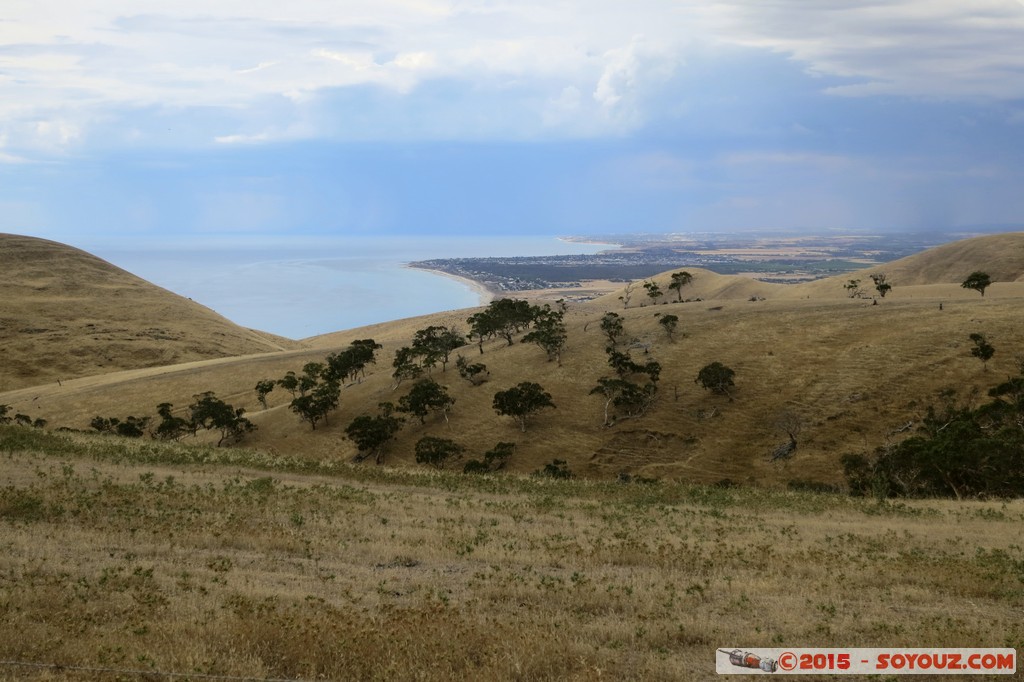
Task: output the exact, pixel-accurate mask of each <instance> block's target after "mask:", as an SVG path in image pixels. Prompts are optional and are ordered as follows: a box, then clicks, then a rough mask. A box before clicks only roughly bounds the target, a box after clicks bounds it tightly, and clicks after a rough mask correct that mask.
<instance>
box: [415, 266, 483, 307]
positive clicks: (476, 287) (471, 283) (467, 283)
mask: <svg viewBox="0 0 1024 682" xmlns="http://www.w3.org/2000/svg"><path fill="white" fill-rule="evenodd" d="M402 267H403V268H409V269H410V270H419V271H421V272H429V273H431V274H434V275H440V276H441V277H447V278H448V279H451V280H455V281H456V282H458V283H459V284H461V285H463V286H464V287H466V288H467V289H470V290H471V291H472V292H473V293H475V294H476V296H477V298H478V299H480V305H487V304H488V303H490V302H491V301H493V300H494V297H495V296H496V295H497V294H496V293H495V292H493V291H491V290H490V289H488V288H487V287H486V286H484V285H483V284H481V283H480V282H477V281H476V280H473V279H469V278H468V277H461V276H459V275H453V274H452V273H450V272H445V271H444V270H434V269H432V268H421V267H417V266H415V265H412V264H410V263H402Z"/></svg>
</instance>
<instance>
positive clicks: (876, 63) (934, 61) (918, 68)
mask: <svg viewBox="0 0 1024 682" xmlns="http://www.w3.org/2000/svg"><path fill="white" fill-rule="evenodd" d="M722 5H723V9H724V11H723V14H722V15H721V17H720V20H721V21H722V23H721V25H720V30H721V35H723V36H724V37H725V39H726V40H728V41H731V42H735V43H738V44H742V45H748V46H753V47H759V48H768V49H771V50H774V51H777V52H780V53H783V54H786V55H789V56H791V57H792V58H793V59H794V60H797V61H799V62H801V63H803V64H804V65H805V66H806V68H807V70H808V71H809V72H810V73H815V74H821V75H830V76H840V77H846V78H850V79H852V80H853V81H855V82H851V83H850V84H847V85H840V86H835V87H832V88H829V89H828V90H827V92H829V93H832V94H836V95H847V96H871V95H900V96H908V95H909V96H920V97H935V98H943V99H959V98H978V97H983V98H995V99H1019V98H1021V97H1024V7H1022V6H1021V3H1019V2H1008V1H1007V0H971V1H970V2H963V1H962V0H888V1H881V0H880V1H873V2H854V3H841V2H833V1H831V0H776V1H774V2H763V1H761V0H733V1H732V2H728V3H723V4H722Z"/></svg>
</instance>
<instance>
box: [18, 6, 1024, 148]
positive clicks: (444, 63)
mask: <svg viewBox="0 0 1024 682" xmlns="http://www.w3.org/2000/svg"><path fill="white" fill-rule="evenodd" d="M44 5H45V6H44ZM144 11H145V14H140V5H139V3H138V2H136V1H135V0H99V1H98V2H89V3H82V2H78V1H77V0H54V1H53V2H48V3H27V2H26V3H16V4H14V5H13V6H12V7H9V8H5V20H4V21H3V22H0V120H3V121H4V123H0V132H4V131H6V132H8V133H12V134H13V132H14V131H15V129H18V131H19V135H18V139H23V138H22V133H24V132H25V130H27V129H30V128H32V126H33V125H34V123H33V122H38V121H56V120H60V121H63V122H64V124H66V125H65V127H64V128H61V127H60V126H57V127H52V126H51V127H49V128H46V129H45V130H35V131H32V130H29V133H30V134H29V136H28V138H25V139H31V138H38V139H39V140H43V139H44V138H45V139H46V140H48V142H46V144H51V145H58V146H59V145H65V146H68V145H71V146H73V145H75V144H77V143H80V142H81V141H82V140H85V139H87V138H88V136H89V133H90V131H91V129H92V128H93V127H94V126H96V125H99V124H101V123H102V122H104V121H105V122H108V123H110V125H112V126H115V125H117V126H120V127H122V128H138V129H140V130H142V129H144V128H145V126H137V125H135V124H134V123H129V124H124V119H125V118H130V117H131V116H133V115H135V112H139V111H141V110H146V111H150V112H152V111H162V112H183V111H192V110H196V111H200V110H202V111H210V110H216V111H221V112H226V113H225V114H224V115H225V116H226V117H227V118H230V119H232V120H235V121H236V122H237V125H238V129H237V130H224V129H216V130H214V129H211V130H210V132H209V134H208V137H207V139H208V141H214V140H216V141H217V142H221V143H224V142H225V141H227V142H236V141H249V142H257V141H259V140H258V139H256V138H257V137H258V136H257V135H254V134H253V133H252V132H251V131H252V130H254V129H255V130H260V129H271V128H276V129H282V130H283V129H288V128H289V127H291V126H292V125H293V124H294V120H287V119H288V117H291V118H292V119H296V118H300V119H301V118H302V117H303V116H305V115H306V112H305V111H304V109H305V108H310V107H315V106H316V104H317V102H318V101H319V99H320V98H321V96H322V95H323V94H325V93H329V92H331V91H335V90H339V89H346V88H373V89H376V90H378V91H380V92H383V93H387V94H389V95H394V96H397V97H400V98H401V97H407V96H410V95H411V94H413V93H415V92H417V91H418V89H420V88H421V87H423V86H424V85H425V84H431V83H443V84H445V87H447V88H449V90H458V91H459V93H461V96H463V97H464V101H466V102H468V103H470V106H472V102H473V101H474V98H475V101H476V102H479V103H481V104H484V105H486V106H485V108H486V107H490V106H493V101H494V99H495V98H505V99H504V100H502V103H501V104H500V105H499V106H501V107H502V108H505V109H507V110H510V111H515V112H516V115H515V116H516V120H517V125H518V130H517V131H516V135H517V136H518V137H529V136H531V135H544V134H549V133H550V132H551V131H558V132H559V134H562V135H603V134H616V133H623V132H629V131H631V130H634V129H636V128H637V127H638V126H641V125H643V124H644V123H645V121H648V120H650V119H651V118H652V117H653V116H655V115H657V114H658V113H659V112H658V111H655V110H654V108H655V107H658V106H669V105H672V104H673V103H666V102H665V101H663V100H660V99H658V97H657V96H656V95H657V94H658V92H659V90H660V89H661V88H662V87H663V86H664V85H665V84H666V83H667V82H668V81H669V80H670V79H671V78H673V75H674V74H676V73H677V72H679V71H681V70H684V69H685V68H686V66H685V59H684V55H685V54H686V53H687V50H688V49H690V48H691V47H692V46H693V45H698V44H699V45H702V46H705V47H706V48H707V49H709V50H712V51H713V50H714V49H715V46H736V45H739V46H746V47H750V48H754V49H755V50H765V51H771V52H775V53H779V54H783V55H785V56H787V57H789V58H791V59H792V60H793V61H794V63H795V64H797V65H798V66H799V67H800V68H803V69H804V70H805V71H807V72H808V73H810V74H812V75H828V76H830V77H840V78H843V79H846V82H844V83H841V84H838V85H837V84H835V82H830V83H829V84H828V85H827V86H826V85H823V86H822V87H823V89H825V92H827V93H829V94H833V95H837V96H859V97H864V96H872V95H879V94H884V95H912V96H921V97H941V98H953V99H956V98H996V99H1004V100H1011V99H1020V98H1022V97H1024V7H1022V5H1021V3H1020V2H1010V1H1009V0H972V1H971V2H963V1H962V0H885V1H883V0H877V1H873V2H859V3H836V2H834V1H832V0H773V1H771V2H765V1H763V0H730V1H725V2H722V1H715V2H712V1H711V0H678V1H677V2H672V3H666V2H664V1H663V0H636V1H635V2H630V3H622V2H620V1H617V0H588V1H587V2H584V1H583V0H544V1H541V0H519V1H515V2H514V1H512V0H490V1H487V2H483V1H469V2H465V1H461V0H347V1H346V2H344V3H327V2H323V1H322V0H294V1H293V2H290V3H288V5H287V10H282V5H281V4H280V3H279V2H276V1H271V0H244V1H243V0H223V1H220V2H217V3H210V2H208V1H206V0H202V1H200V0H173V1H172V0H150V1H149V2H147V3H145V6H144ZM690 96H693V97H700V96H701V93H700V92H695V93H692V94H691V95H690ZM275 98H276V99H279V100H281V101H286V102H288V103H290V105H291V107H293V110H291V111H289V110H286V109H280V110H275V111H274V112H273V114H267V113H266V111H265V110H264V109H263V107H264V105H265V103H266V102H268V101H275ZM485 100H486V101H485ZM675 104H678V102H677V103H675ZM295 109H298V110H295ZM437 111H438V112H440V113H437V114H436V115H437V116H442V115H448V110H446V108H445V107H439V108H438V110H437ZM415 115H416V116H417V117H418V118H419V119H420V120H419V121H418V122H417V125H416V126H415V128H416V130H418V131H419V133H420V134H421V135H424V136H427V137H429V136H430V135H431V131H432V130H433V131H435V133H438V134H445V135H446V134H448V131H450V129H451V124H450V122H448V121H442V120H440V118H438V120H436V121H431V117H432V116H434V115H435V112H434V111H432V110H429V109H424V110H419V111H417V112H415ZM261 117H264V118H266V117H273V118H274V119H275V120H271V121H265V120H261ZM322 118H323V119H324V120H327V119H329V118H330V117H326V116H325V117H322ZM371 118H372V117H371ZM506 123H507V121H504V120H502V121H500V122H499V123H498V124H496V125H495V126H494V127H493V129H492V130H490V133H491V134H495V135H505V134H507V133H508V132H509V130H508V127H507V125H506ZM218 125H222V124H221V123H218ZM367 125H368V124H367ZM407 127H408V126H407ZM304 130H306V132H307V133H308V134H310V135H314V136H315V135H320V134H326V133H327V132H329V131H333V133H334V134H337V131H338V130H339V128H338V127H337V126H335V127H333V128H332V127H331V126H327V127H326V128H323V127H322V128H320V129H316V128H315V127H313V126H307V127H306V128H304ZM346 130H351V128H348V129H346ZM474 130H476V131H477V132H478V133H480V134H485V135H486V134H487V133H488V130H487V122H486V121H480V122H478V123H477V125H475V126H474ZM442 131H443V132H442ZM392 132H393V131H388V130H380V131H378V133H377V134H379V135H380V136H382V137H387V136H388V135H389V134H391V133H392ZM361 134H363V135H366V134H368V133H367V132H366V131H365V130H363V131H361ZM143 137H144V136H143ZM272 137H273V136H272V135H268V136H267V138H266V139H270V138H272ZM12 139H13V137H12ZM142 141H144V140H142ZM40 144H43V142H42V141H40Z"/></svg>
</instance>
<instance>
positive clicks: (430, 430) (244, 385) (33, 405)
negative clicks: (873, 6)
mask: <svg viewBox="0 0 1024 682" xmlns="http://www.w3.org/2000/svg"><path fill="white" fill-rule="evenodd" d="M886 268H887V266H886ZM691 272H692V274H694V280H693V283H692V284H691V285H688V286H687V287H686V288H685V289H684V291H683V298H684V299H691V300H690V302H676V301H675V298H676V297H675V293H674V292H667V294H666V296H664V297H663V299H668V301H666V302H664V303H663V304H660V305H656V306H652V305H645V306H643V307H641V306H640V305H639V303H638V301H639V300H640V299H639V297H640V296H643V295H644V294H645V292H644V291H643V289H639V291H638V292H637V294H635V295H636V296H637V298H635V299H634V301H633V303H632V304H631V306H630V307H629V308H628V309H626V308H624V307H623V302H622V301H620V300H618V298H617V297H616V296H609V297H606V298H603V299H597V300H595V301H591V302H588V303H585V304H578V305H573V306H571V307H570V308H569V311H568V313H567V314H566V319H565V321H566V326H567V329H568V344H567V348H566V351H565V352H564V354H563V357H562V364H561V365H558V364H557V363H555V362H548V361H547V360H546V359H545V355H544V353H543V351H541V349H539V348H538V347H536V346H534V345H530V344H523V343H519V342H517V343H515V344H514V345H512V346H507V345H506V344H505V342H504V341H503V340H495V341H489V342H487V343H486V344H485V346H484V350H485V352H484V353H483V354H480V353H479V351H478V349H477V348H476V346H475V345H473V346H467V347H465V348H464V349H462V351H461V352H462V353H464V354H465V355H466V357H467V358H468V359H469V360H470V361H471V362H482V363H485V364H486V365H487V368H488V370H489V372H490V380H489V381H488V382H487V383H484V384H483V385H482V386H472V385H470V384H469V383H468V382H467V381H465V380H463V379H461V378H460V377H459V376H458V373H457V372H456V371H455V369H454V367H452V366H451V365H449V367H448V369H447V371H444V372H442V371H440V370H439V369H435V370H434V371H433V378H434V379H436V380H437V381H438V382H440V383H441V384H443V385H446V386H447V387H448V388H449V391H450V393H451V395H452V396H454V397H455V399H456V403H455V408H454V411H453V413H452V415H451V420H450V423H447V422H446V421H445V420H444V419H442V418H440V417H437V416H433V417H431V418H429V419H428V420H427V423H426V424H420V423H419V421H418V420H416V419H411V420H409V421H408V422H407V423H406V425H405V427H404V429H403V430H402V431H401V432H400V433H399V435H398V436H397V438H396V439H395V441H394V442H393V444H392V445H391V447H390V451H389V454H388V462H391V463H396V464H414V462H415V450H414V447H415V444H416V442H417V441H418V440H419V439H420V438H422V437H423V436H428V435H429V436H436V437H442V438H450V439H453V440H455V441H457V442H458V443H459V444H461V445H463V446H465V448H466V454H465V456H464V458H463V462H464V461H465V460H467V459H469V458H476V457H479V456H480V455H481V454H482V453H483V452H485V451H487V450H489V449H491V448H493V447H494V446H495V444H496V443H498V442H501V441H504V442H514V443H516V452H515V455H514V456H513V458H512V460H511V462H510V464H509V466H510V468H511V469H512V470H514V471H520V472H529V471H534V470H536V469H538V468H540V467H542V466H543V465H544V464H546V463H548V462H550V461H551V460H552V459H556V458H557V459H564V460H566V461H567V462H568V464H569V468H570V469H572V470H573V471H574V472H576V473H578V474H582V475H587V476H593V477H598V478H612V477H615V476H617V475H619V474H622V473H631V474H638V475H642V476H656V477H662V478H668V479H676V480H686V481H694V482H715V481H719V480H722V479H730V480H732V481H736V482H742V483H756V484H758V485H785V484H786V483H787V482H788V481H790V480H793V479H807V480H814V481H819V482H827V483H839V482H841V480H842V475H841V467H840V461H839V460H840V457H841V456H842V455H844V454H847V453H852V452H870V451H872V450H873V449H874V448H876V447H878V446H881V445H883V444H885V443H886V442H889V441H891V440H893V439H896V438H901V437H905V435H909V434H911V433H913V430H912V429H911V428H908V427H907V426H906V425H907V424H908V422H909V423H916V422H918V421H919V420H920V418H921V415H922V413H923V411H924V410H925V409H926V407H927V406H928V405H929V404H931V403H935V402H936V401H937V400H939V398H938V395H939V393H940V392H941V391H946V390H947V389H951V388H952V389H955V390H956V391H957V393H958V396H959V399H960V400H963V401H972V400H973V401H977V400H978V399H979V398H978V397H977V396H979V395H980V396H984V395H985V391H986V390H987V389H988V388H990V387H991V386H993V385H994V384H995V383H998V382H999V381H1002V380H1005V377H1006V376H1007V375H1009V374H1013V373H1016V361H1015V356H1018V355H1021V354H1022V353H1024V328H1022V327H1021V325H1020V324H1019V318H1020V314H1019V311H1020V307H1021V303H1022V302H1024V282H1011V283H1004V284H1000V285H996V286H994V287H993V288H992V293H991V294H990V295H988V296H986V297H985V298H981V297H980V296H978V294H977V293H976V292H971V291H966V290H963V289H961V288H960V287H959V285H958V284H955V283H948V284H926V285H907V286H897V287H896V289H894V291H893V293H891V294H890V295H889V296H888V297H887V298H885V299H882V300H881V301H879V302H878V304H877V305H875V304H874V302H873V301H871V300H864V299H851V298H848V297H847V296H846V294H845V292H844V291H843V290H842V287H841V286H840V285H839V281H838V280H836V281H833V282H825V284H820V283H810V284H808V285H771V284H763V283H760V282H755V281H752V280H749V279H747V280H745V279H744V278H742V277H735V276H722V275H715V274H714V273H709V272H707V271H703V270H697V269H693V270H692V271H691ZM668 277H669V273H665V274H663V275H661V276H659V277H657V278H655V279H657V281H659V282H660V283H662V285H663V286H662V288H663V289H665V286H666V285H667V281H668ZM815 286H818V287H822V291H821V292H817V291H815ZM953 294H955V295H953ZM696 298H700V299H701V300H699V301H698V300H693V299H696ZM940 303H943V304H944V305H943V307H942V308H941V309H940V307H939V304H940ZM474 310H475V309H467V310H461V311H451V312H446V313H439V314H436V315H428V316H423V317H419V318H411V319H407V320H399V321H396V322H393V323H387V324H380V325H374V326H372V327H366V328H362V329H354V330H349V331H345V332H338V333H335V334H330V335H325V336H322V337H316V338H312V339H307V340H305V342H304V343H305V344H306V348H304V349H301V350H293V351H289V352H279V353H272V354H265V355H261V356H259V357H254V358H231V359H225V360H217V361H207V362H203V363H192V364H189V365H182V366H175V367H164V368H159V369H153V370H146V371H140V370H136V371H134V372H125V373H115V374H110V375H106V376H103V377H90V378H86V379H79V380H76V381H73V382H65V383H64V385H63V386H58V385H57V384H56V383H52V384H48V385H46V386H33V387H31V388H28V389H23V390H20V391H14V392H8V393H3V394H0V403H7V404H10V405H12V407H13V408H14V409H15V410H17V411H20V412H23V413H26V414H29V415H30V416H31V417H33V418H34V417H42V418H45V419H47V420H49V422H50V424H51V425H52V426H69V427H74V428H88V424H89V420H90V419H91V417H93V416H96V415H102V416H119V417H124V416H126V415H128V414H134V415H136V416H142V415H145V414H149V415H153V414H155V406H156V405H157V404H158V403H161V402H164V401H167V402H171V403H173V404H174V405H176V406H177V408H178V409H179V410H180V409H182V408H183V407H184V406H185V405H187V404H188V403H189V402H190V401H191V398H192V396H193V395H194V394H196V393H199V392H202V391H207V390H210V391H215V392H216V393H217V395H218V396H221V397H223V398H224V399H225V400H228V401H229V402H231V403H232V404H234V405H235V406H240V407H244V408H246V410H247V411H248V416H249V417H250V418H251V419H252V420H253V421H254V422H255V423H256V424H257V425H258V426H259V430H258V431H257V432H256V433H254V434H252V436H251V437H249V439H248V440H247V442H248V443H249V444H251V445H252V446H254V447H257V448H260V449H263V450H266V451H268V452H271V453H274V454H283V455H295V456H300V457H304V458H309V459H312V460H315V461H324V460H348V459H351V458H352V457H353V455H354V454H355V453H356V450H355V446H354V444H353V443H352V442H351V441H349V440H347V439H346V437H345V427H346V426H347V425H348V424H349V423H350V422H351V421H352V419H353V418H355V417H357V416H360V415H366V414H374V413H376V410H377V405H378V404H379V403H382V402H392V403H397V402H398V400H399V399H400V398H401V397H402V396H404V395H405V394H406V393H407V392H408V390H409V386H410V382H406V383H404V384H403V385H401V386H399V387H397V388H396V387H395V386H394V382H393V380H392V378H391V371H392V370H391V361H392V359H393V358H394V354H395V352H396V350H397V349H398V348H400V347H401V346H404V345H408V344H409V343H410V342H411V340H412V338H413V335H414V334H415V332H416V330H418V329H422V328H425V327H427V326H430V325H438V324H444V325H450V326H455V327H457V328H460V329H461V330H463V331H465V330H466V329H467V325H466V318H467V317H468V316H469V315H470V314H472V313H473V312H474ZM608 311H615V312H616V313H617V314H619V315H621V316H622V319H623V323H624V327H625V337H624V339H623V340H622V341H620V343H619V349H620V350H623V351H627V350H628V351H629V352H630V353H631V355H632V356H633V358H634V359H635V360H636V361H639V362H646V361H648V360H652V359H653V360H657V361H658V362H659V363H660V364H661V366H662V372H661V381H660V384H659V386H660V388H659V394H658V395H659V399H658V402H657V404H655V405H654V407H653V408H652V409H651V410H650V411H649V412H648V413H647V414H646V415H645V416H644V417H642V418H639V419H632V420H620V421H619V422H618V423H617V424H615V425H613V426H611V427H605V426H604V425H603V407H604V404H603V403H604V401H603V398H602V397H601V396H599V395H593V394H592V393H591V391H592V389H593V388H594V387H595V386H596V385H597V382H598V380H599V379H600V378H601V377H604V376H608V377H610V376H614V374H613V372H612V370H611V369H610V368H609V367H608V364H607V362H606V354H605V346H606V345H607V343H608V340H607V338H606V337H605V335H604V334H603V333H602V332H601V330H600V320H601V317H602V315H604V313H605V312H608ZM664 314H672V315H676V316H677V317H678V318H679V326H678V331H677V333H676V335H675V338H674V339H669V338H668V336H667V334H666V333H665V330H664V329H663V328H662V327H661V325H660V324H659V321H658V320H659V317H658V316H659V315H664ZM973 332H980V333H983V334H985V335H986V336H987V337H988V339H989V340H990V341H991V343H992V344H993V345H994V346H995V348H996V356H995V358H994V359H993V360H992V361H991V362H989V363H988V368H987V369H986V368H983V366H982V365H981V363H979V362H978V361H977V360H976V359H975V358H973V357H972V356H971V354H970V347H971V342H970V340H969V339H968V336H969V335H970V334H971V333H973ZM361 338H374V339H375V340H377V341H378V342H379V343H381V344H382V345H383V346H384V347H383V349H382V351H381V352H380V356H379V359H378V362H377V364H376V365H375V366H371V367H370V368H368V373H367V376H366V378H365V379H364V380H362V381H361V382H359V383H356V384H353V385H350V386H347V387H345V388H344V389H343V390H342V393H341V406H340V408H339V409H338V410H337V411H335V412H333V413H331V415H330V417H329V423H326V424H321V425H318V427H317V429H316V430H315V431H313V430H311V429H310V428H309V425H308V424H305V423H303V422H301V421H300V420H299V419H298V418H297V417H296V415H294V414H293V413H292V412H291V411H290V410H289V409H288V403H289V401H290V399H291V396H289V395H288V394H287V393H284V392H282V391H281V390H280V389H278V390H276V391H275V392H273V393H271V394H270V396H269V409H263V408H262V406H261V405H260V404H259V403H258V402H257V401H256V396H255V393H254V391H253V387H254V386H255V384H256V382H257V381H259V380H261V379H267V378H271V379H273V378H279V377H281V376H283V375H284V374H285V372H287V371H289V370H293V371H296V372H301V370H302V367H303V365H304V364H305V363H307V362H311V361H322V360H323V359H324V357H325V356H326V355H327V354H328V353H329V352H331V351H336V350H339V349H341V348H344V347H345V346H346V345H347V344H348V343H350V342H351V341H353V340H355V339H361ZM716 361H717V362H722V363H724V364H726V365H727V366H729V367H731V368H733V369H734V370H735V372H736V388H735V390H734V391H733V399H732V400H730V399H729V398H727V397H725V396H719V395H712V394H710V393H709V392H707V391H704V390H703V389H701V388H700V387H699V386H698V385H697V384H696V383H695V381H694V380H695V377H696V375H697V372H698V371H699V370H700V368H701V367H703V366H704V365H706V364H708V363H711V362H716ZM635 380H638V379H635ZM522 381H534V382H538V383H540V384H541V385H542V386H543V387H544V388H545V389H546V390H547V391H549V392H550V393H551V394H552V397H553V401H554V403H555V405H557V408H556V409H553V410H546V411H545V412H544V413H542V414H541V415H539V416H538V417H537V419H536V420H534V422H533V423H532V424H531V426H530V428H529V430H528V431H527V432H526V433H525V434H524V433H522V432H520V431H519V429H518V428H517V426H516V424H515V423H514V422H513V421H512V420H511V419H509V418H507V417H501V416H498V415H497V414H496V413H495V411H494V409H493V408H492V400H493V396H494V393H495V392H496V391H498V390H502V389H506V388H509V387H511V386H514V385H515V384H517V383H519V382H522ZM784 417H789V418H790V419H796V420H797V421H798V422H799V424H800V426H801V429H800V434H799V445H798V448H797V450H796V453H795V454H794V456H793V457H792V458H791V459H790V460H788V461H782V462H775V463H771V462H769V461H768V455H769V453H770V452H771V451H772V450H773V449H774V448H775V447H776V446H778V445H780V444H781V443H784V442H786V440H787V435H786V434H785V433H784V431H783V430H782V429H781V428H779V424H778V423H779V421H780V418H784ZM901 429H902V430H901ZM900 434H903V435H900ZM457 466H459V467H461V463H459V464H458V465H457Z"/></svg>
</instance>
